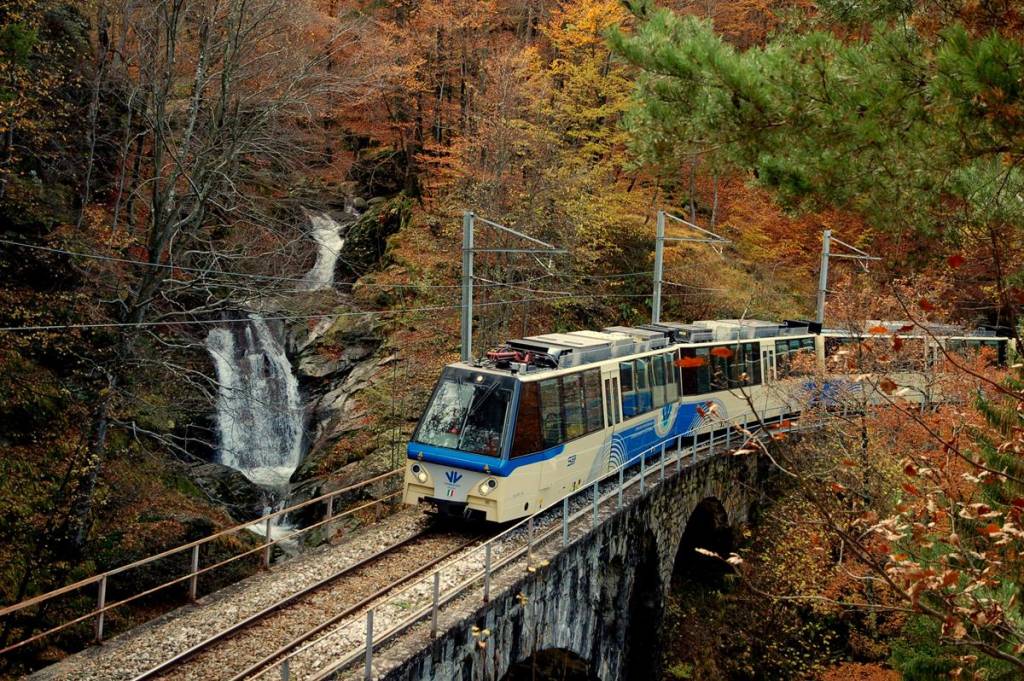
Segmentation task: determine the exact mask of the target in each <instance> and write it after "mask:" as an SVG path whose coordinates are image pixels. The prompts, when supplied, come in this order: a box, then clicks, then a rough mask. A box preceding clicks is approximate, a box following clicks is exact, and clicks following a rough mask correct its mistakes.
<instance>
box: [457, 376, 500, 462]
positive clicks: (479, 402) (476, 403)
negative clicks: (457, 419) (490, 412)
mask: <svg viewBox="0 0 1024 681" xmlns="http://www.w3.org/2000/svg"><path fill="white" fill-rule="evenodd" d="M459 383H460V384H461V383H462V381H461V380H460V381H459ZM497 387H498V381H495V382H494V383H491V384H490V385H489V386H487V389H486V390H485V391H484V393H483V394H482V395H480V396H479V397H478V391H477V390H476V386H474V388H473V399H472V401H471V402H470V403H469V409H467V410H466V417H465V418H464V419H462V430H461V431H460V432H459V449H462V440H463V438H465V437H466V426H467V425H468V424H469V419H470V417H472V416H473V415H475V414H476V413H477V412H478V411H480V407H482V406H483V405H484V403H485V402H487V398H488V397H490V396H491V393H493V392H494V391H495V389H496V388H497Z"/></svg>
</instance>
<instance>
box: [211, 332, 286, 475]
mask: <svg viewBox="0 0 1024 681" xmlns="http://www.w3.org/2000/svg"><path fill="white" fill-rule="evenodd" d="M206 348H207V350H208V351H209V353H210V356H211V357H212V358H213V362H214V365H215V367H216V370H217V380H218V388H217V431H218V434H219V436H220V462H221V463H223V464H224V465H226V466H230V467H232V468H235V469H237V470H239V471H241V472H242V473H243V474H244V475H245V476H246V477H247V478H249V479H250V480H252V481H253V482H255V483H257V484H259V485H262V486H265V487H276V488H283V487H284V486H286V485H287V483H288V478H289V477H290V476H291V474H292V473H293V472H294V471H295V468H296V467H297V466H298V465H299V461H300V460H301V458H302V434H303V433H302V429H303V421H304V418H303V416H304V410H303V405H302V400H301V399H300V397H299V386H298V381H297V380H296V379H295V376H294V375H293V374H292V367H291V364H290V363H289V362H288V357H287V355H285V351H284V346H283V344H282V343H281V342H280V341H279V340H278V339H277V338H276V337H275V336H274V334H273V333H272V332H271V330H270V327H269V326H268V325H267V323H266V321H265V320H264V319H263V318H261V317H260V316H258V315H255V314H250V315H249V321H248V322H247V323H242V324H236V325H234V326H232V327H230V328H229V327H221V328H215V329H212V330H211V331H210V332H209V334H208V335H207V336H206Z"/></svg>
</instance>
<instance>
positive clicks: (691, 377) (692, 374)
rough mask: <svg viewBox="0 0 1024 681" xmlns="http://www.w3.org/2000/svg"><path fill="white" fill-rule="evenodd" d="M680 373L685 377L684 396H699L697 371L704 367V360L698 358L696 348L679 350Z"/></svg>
mask: <svg viewBox="0 0 1024 681" xmlns="http://www.w3.org/2000/svg"><path fill="white" fill-rule="evenodd" d="M676 362H677V363H678V364H679V373H680V374H682V377H683V394H684V395H699V394H700V392H699V390H698V388H697V371H698V369H700V368H702V367H703V366H704V359H703V358H700V357H697V351H696V350H695V349H694V348H681V349H680V350H679V359H678V360H676Z"/></svg>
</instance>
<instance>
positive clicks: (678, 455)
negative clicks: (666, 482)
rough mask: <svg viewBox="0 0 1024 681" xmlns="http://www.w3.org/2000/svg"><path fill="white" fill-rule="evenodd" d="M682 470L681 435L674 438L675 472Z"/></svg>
mask: <svg viewBox="0 0 1024 681" xmlns="http://www.w3.org/2000/svg"><path fill="white" fill-rule="evenodd" d="M682 470H683V436H682V435H680V436H679V437H677V438H676V474H678V473H679V472H680V471H682Z"/></svg>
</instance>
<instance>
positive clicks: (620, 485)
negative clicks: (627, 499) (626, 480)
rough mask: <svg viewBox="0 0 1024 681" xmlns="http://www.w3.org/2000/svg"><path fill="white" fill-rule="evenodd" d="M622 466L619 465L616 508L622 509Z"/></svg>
mask: <svg viewBox="0 0 1024 681" xmlns="http://www.w3.org/2000/svg"><path fill="white" fill-rule="evenodd" d="M622 470H623V468H622V466H619V503H618V509H619V510H620V511H621V510H622Z"/></svg>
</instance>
